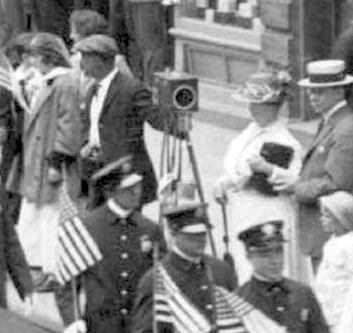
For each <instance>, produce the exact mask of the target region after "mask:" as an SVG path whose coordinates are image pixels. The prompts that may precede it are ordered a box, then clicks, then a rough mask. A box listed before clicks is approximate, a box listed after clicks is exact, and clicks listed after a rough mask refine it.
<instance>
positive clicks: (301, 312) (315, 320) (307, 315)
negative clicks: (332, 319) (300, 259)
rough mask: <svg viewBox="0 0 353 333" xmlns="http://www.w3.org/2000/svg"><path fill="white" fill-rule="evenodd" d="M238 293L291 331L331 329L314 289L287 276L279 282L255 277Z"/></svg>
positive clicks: (309, 332)
mask: <svg viewBox="0 0 353 333" xmlns="http://www.w3.org/2000/svg"><path fill="white" fill-rule="evenodd" d="M237 293H238V295H239V296H240V297H242V298H243V299H245V300H246V301H248V302H249V303H251V304H252V305H253V306H254V307H256V308H258V309H259V310H261V311H262V312H263V313H265V314H266V315H267V316H268V317H270V318H272V319H273V320H275V321H276V322H277V323H279V324H280V325H282V326H285V327H286V328H287V330H288V333H328V332H329V329H328V326H327V324H326V322H325V319H324V317H323V314H322V311H321V308H320V306H319V303H318V302H317V300H316V298H315V296H314V294H313V292H312V290H311V289H310V288H309V287H307V286H305V285H303V284H300V283H298V282H295V281H292V280H289V279H285V278H284V279H283V281H282V282H280V283H276V284H273V283H269V282H265V281H260V280H258V279H256V278H252V279H251V280H250V281H249V282H247V283H245V284H244V285H243V286H242V287H240V289H239V290H238V292H237Z"/></svg>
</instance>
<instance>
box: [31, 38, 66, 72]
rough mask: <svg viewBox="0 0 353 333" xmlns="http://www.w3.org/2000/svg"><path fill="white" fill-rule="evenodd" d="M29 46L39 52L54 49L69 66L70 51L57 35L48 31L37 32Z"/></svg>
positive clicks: (33, 50) (32, 50)
mask: <svg viewBox="0 0 353 333" xmlns="http://www.w3.org/2000/svg"><path fill="white" fill-rule="evenodd" d="M29 48H30V51H31V52H34V53H37V52H39V53H40V51H41V50H50V51H54V52H56V53H57V54H59V55H61V57H62V58H63V60H64V61H65V62H66V64H67V65H68V66H71V62H70V53H69V51H68V49H67V47H66V45H65V42H64V40H63V39H62V38H61V37H60V36H58V35H55V34H52V33H49V32H39V33H37V34H36V35H35V36H34V37H33V39H32V40H31V42H30V45H29Z"/></svg>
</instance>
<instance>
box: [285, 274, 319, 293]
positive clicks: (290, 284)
mask: <svg viewBox="0 0 353 333" xmlns="http://www.w3.org/2000/svg"><path fill="white" fill-rule="evenodd" d="M284 283H285V286H286V287H287V288H288V289H289V290H290V291H293V292H295V293H302V294H310V295H311V294H313V291H312V289H311V287H310V286H308V285H306V284H305V283H302V282H298V281H294V280H291V279H288V278H284Z"/></svg>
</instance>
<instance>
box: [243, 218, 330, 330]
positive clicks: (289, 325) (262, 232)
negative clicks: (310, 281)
mask: <svg viewBox="0 0 353 333" xmlns="http://www.w3.org/2000/svg"><path fill="white" fill-rule="evenodd" d="M282 229H283V221H280V220H276V221H266V222H263V223H261V224H258V225H256V226H252V227H250V228H248V229H246V230H244V231H243V232H241V233H240V234H239V235H238V238H239V239H240V240H241V241H242V242H243V243H244V244H245V248H246V254H247V257H248V259H249V261H250V263H251V265H252V266H253V271H254V272H253V275H252V278H251V280H250V281H248V282H246V283H245V284H244V285H243V286H241V287H240V289H239V290H238V292H237V294H238V295H239V296H240V297H242V298H243V299H244V300H246V301H248V302H249V303H250V304H252V305H253V306H254V307H255V308H257V309H259V310H261V311H262V312H263V313H265V314H266V315H267V316H268V317H269V318H271V319H273V320H274V321H275V322H277V323H278V324H280V326H281V327H284V328H285V329H286V332H288V333H328V332H329V329H328V326H327V324H326V322H325V319H324V317H323V314H322V311H321V308H320V305H319V303H318V301H317V300H316V298H315V296H314V293H313V292H312V290H311V289H310V288H309V287H307V286H305V285H304V284H301V283H298V282H296V281H294V280H291V279H287V278H285V277H283V275H282V270H283V262H284V256H283V253H284V246H283V244H284V242H285V239H284V238H283V232H282Z"/></svg>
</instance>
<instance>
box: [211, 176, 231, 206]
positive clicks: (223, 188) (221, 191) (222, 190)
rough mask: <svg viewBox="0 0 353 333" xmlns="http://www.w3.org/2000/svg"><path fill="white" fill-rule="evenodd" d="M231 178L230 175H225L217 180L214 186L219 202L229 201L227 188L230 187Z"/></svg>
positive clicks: (215, 196) (214, 192)
mask: <svg viewBox="0 0 353 333" xmlns="http://www.w3.org/2000/svg"><path fill="white" fill-rule="evenodd" d="M230 183H231V182H230V180H229V179H228V177H226V176H223V177H221V178H219V179H218V180H217V181H216V184H215V185H214V187H213V196H214V198H215V199H216V201H217V202H218V203H219V204H225V203H227V202H228V197H227V190H228V189H229V187H230Z"/></svg>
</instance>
